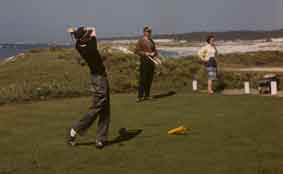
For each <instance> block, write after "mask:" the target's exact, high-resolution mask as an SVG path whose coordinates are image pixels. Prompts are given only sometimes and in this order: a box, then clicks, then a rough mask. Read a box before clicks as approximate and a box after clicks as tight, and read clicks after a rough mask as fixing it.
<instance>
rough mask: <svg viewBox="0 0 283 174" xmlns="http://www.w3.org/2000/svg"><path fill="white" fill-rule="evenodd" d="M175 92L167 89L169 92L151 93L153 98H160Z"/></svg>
mask: <svg viewBox="0 0 283 174" xmlns="http://www.w3.org/2000/svg"><path fill="white" fill-rule="evenodd" d="M176 94H177V93H176V92H175V91H169V92H166V93H162V94H156V95H153V96H152V98H153V99H160V98H165V97H170V96H173V95H176Z"/></svg>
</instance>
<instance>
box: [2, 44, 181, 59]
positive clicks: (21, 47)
mask: <svg viewBox="0 0 283 174" xmlns="http://www.w3.org/2000/svg"><path fill="white" fill-rule="evenodd" d="M48 47H49V45H48V44H0V59H5V58H9V57H12V56H16V55H18V54H20V53H25V52H26V51H28V50H30V49H34V48H48ZM62 47H68V46H62ZM159 53H160V54H161V55H162V56H165V57H172V58H175V57H178V53H177V52H175V51H167V50H162V49H160V50H159Z"/></svg>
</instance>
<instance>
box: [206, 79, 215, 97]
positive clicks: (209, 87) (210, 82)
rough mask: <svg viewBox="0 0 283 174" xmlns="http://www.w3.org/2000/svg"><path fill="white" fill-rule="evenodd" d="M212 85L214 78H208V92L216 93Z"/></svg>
mask: <svg viewBox="0 0 283 174" xmlns="http://www.w3.org/2000/svg"><path fill="white" fill-rule="evenodd" d="M212 85H213V81H212V80H208V82H207V91H208V94H213V93H214V91H213V90H212Z"/></svg>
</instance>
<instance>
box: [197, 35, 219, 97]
mask: <svg viewBox="0 0 283 174" xmlns="http://www.w3.org/2000/svg"><path fill="white" fill-rule="evenodd" d="M206 41H207V45H206V46H204V47H202V48H201V49H200V50H199V52H198V55H199V57H200V59H201V60H202V61H203V62H204V63H205V66H206V70H207V74H208V83H207V90H208V94H213V93H214V91H213V89H212V86H213V81H215V80H217V62H216V56H217V48H216V45H215V36H213V35H210V36H208V37H207V40H206Z"/></svg>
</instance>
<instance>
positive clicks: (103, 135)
mask: <svg viewBox="0 0 283 174" xmlns="http://www.w3.org/2000/svg"><path fill="white" fill-rule="evenodd" d="M91 78H92V79H91V83H92V87H93V89H92V96H93V98H92V105H91V107H90V110H89V111H88V112H87V113H86V114H85V115H84V116H83V117H82V118H81V119H80V120H79V121H78V122H76V123H75V124H74V127H73V128H74V130H75V131H77V132H78V133H79V134H81V135H82V134H83V133H84V132H85V131H86V130H87V129H88V128H90V127H91V125H92V124H93V123H94V121H95V120H96V119H97V117H99V120H98V125H97V137H96V139H97V140H99V141H107V137H108V130H109V124H110V96H109V84H108V80H107V77H106V76H104V75H92V77H91Z"/></svg>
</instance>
